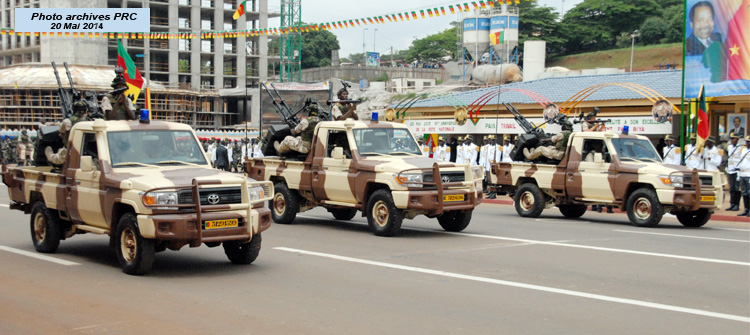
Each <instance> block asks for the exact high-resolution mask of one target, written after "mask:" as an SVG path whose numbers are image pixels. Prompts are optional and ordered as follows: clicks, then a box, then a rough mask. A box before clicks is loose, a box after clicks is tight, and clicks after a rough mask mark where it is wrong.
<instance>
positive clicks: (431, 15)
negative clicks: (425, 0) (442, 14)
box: [422, 8, 435, 17]
mask: <svg viewBox="0 0 750 335" xmlns="http://www.w3.org/2000/svg"><path fill="white" fill-rule="evenodd" d="M427 15H429V16H430V17H433V16H435V14H432V9H429V8H427ZM422 17H424V14H422Z"/></svg>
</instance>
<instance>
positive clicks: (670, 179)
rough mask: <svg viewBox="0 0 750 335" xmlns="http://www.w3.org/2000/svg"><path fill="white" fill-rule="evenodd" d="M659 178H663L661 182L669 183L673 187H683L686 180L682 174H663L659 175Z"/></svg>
mask: <svg viewBox="0 0 750 335" xmlns="http://www.w3.org/2000/svg"><path fill="white" fill-rule="evenodd" d="M659 179H661V182H662V183H664V185H669V186H672V187H682V186H683V182H684V181H685V180H684V177H683V176H682V175H671V176H666V175H661V176H659Z"/></svg>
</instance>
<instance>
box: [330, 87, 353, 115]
mask: <svg viewBox="0 0 750 335" xmlns="http://www.w3.org/2000/svg"><path fill="white" fill-rule="evenodd" d="M336 96H337V97H338V98H339V100H348V99H349V91H347V90H346V87H344V88H342V89H340V90H339V92H338V93H337V94H336ZM356 110H357V105H355V104H353V103H341V102H337V103H335V104H334V105H333V110H332V112H331V114H332V116H333V119H334V120H346V119H348V118H353V119H355V120H359V117H358V116H357V113H356Z"/></svg>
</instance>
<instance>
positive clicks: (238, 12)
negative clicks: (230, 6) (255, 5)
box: [232, 1, 246, 20]
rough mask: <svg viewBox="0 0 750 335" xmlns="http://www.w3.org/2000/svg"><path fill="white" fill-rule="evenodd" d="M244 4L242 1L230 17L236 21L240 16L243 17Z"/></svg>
mask: <svg viewBox="0 0 750 335" xmlns="http://www.w3.org/2000/svg"><path fill="white" fill-rule="evenodd" d="M245 2H246V1H243V2H242V3H241V4H240V5H239V7H237V10H236V11H235V12H234V15H232V18H233V19H235V20H237V19H239V18H240V16H242V15H245Z"/></svg>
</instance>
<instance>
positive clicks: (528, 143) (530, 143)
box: [503, 102, 566, 161]
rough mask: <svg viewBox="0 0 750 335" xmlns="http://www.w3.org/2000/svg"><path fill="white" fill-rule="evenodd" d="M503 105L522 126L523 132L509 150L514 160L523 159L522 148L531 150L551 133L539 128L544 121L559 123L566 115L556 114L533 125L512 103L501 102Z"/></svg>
mask: <svg viewBox="0 0 750 335" xmlns="http://www.w3.org/2000/svg"><path fill="white" fill-rule="evenodd" d="M503 106H505V108H506V109H508V111H509V112H510V113H511V114H513V118H514V119H515V120H516V122H518V125H519V126H521V128H523V131H524V132H525V134H520V135H518V137H517V138H516V144H515V145H514V146H513V150H512V151H511V152H510V158H511V159H513V160H514V161H523V160H524V159H525V157H524V156H523V149H525V148H529V150H531V149H532V148H534V147H536V146H538V145H539V142H540V141H541V140H542V139H545V138H549V137H551V136H552V135H548V134H546V133H545V132H544V130H543V129H542V128H541V126H542V125H544V124H545V123H561V122H563V121H564V120H565V117H566V115H565V114H562V113H560V114H558V115H557V116H555V117H554V118H552V119H550V120H549V121H546V122H544V123H542V124H539V125H535V124H533V123H531V122H529V120H526V117H524V116H523V115H521V112H519V111H518V109H516V107H514V106H513V105H512V104H510V103H505V102H504V103H503Z"/></svg>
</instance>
